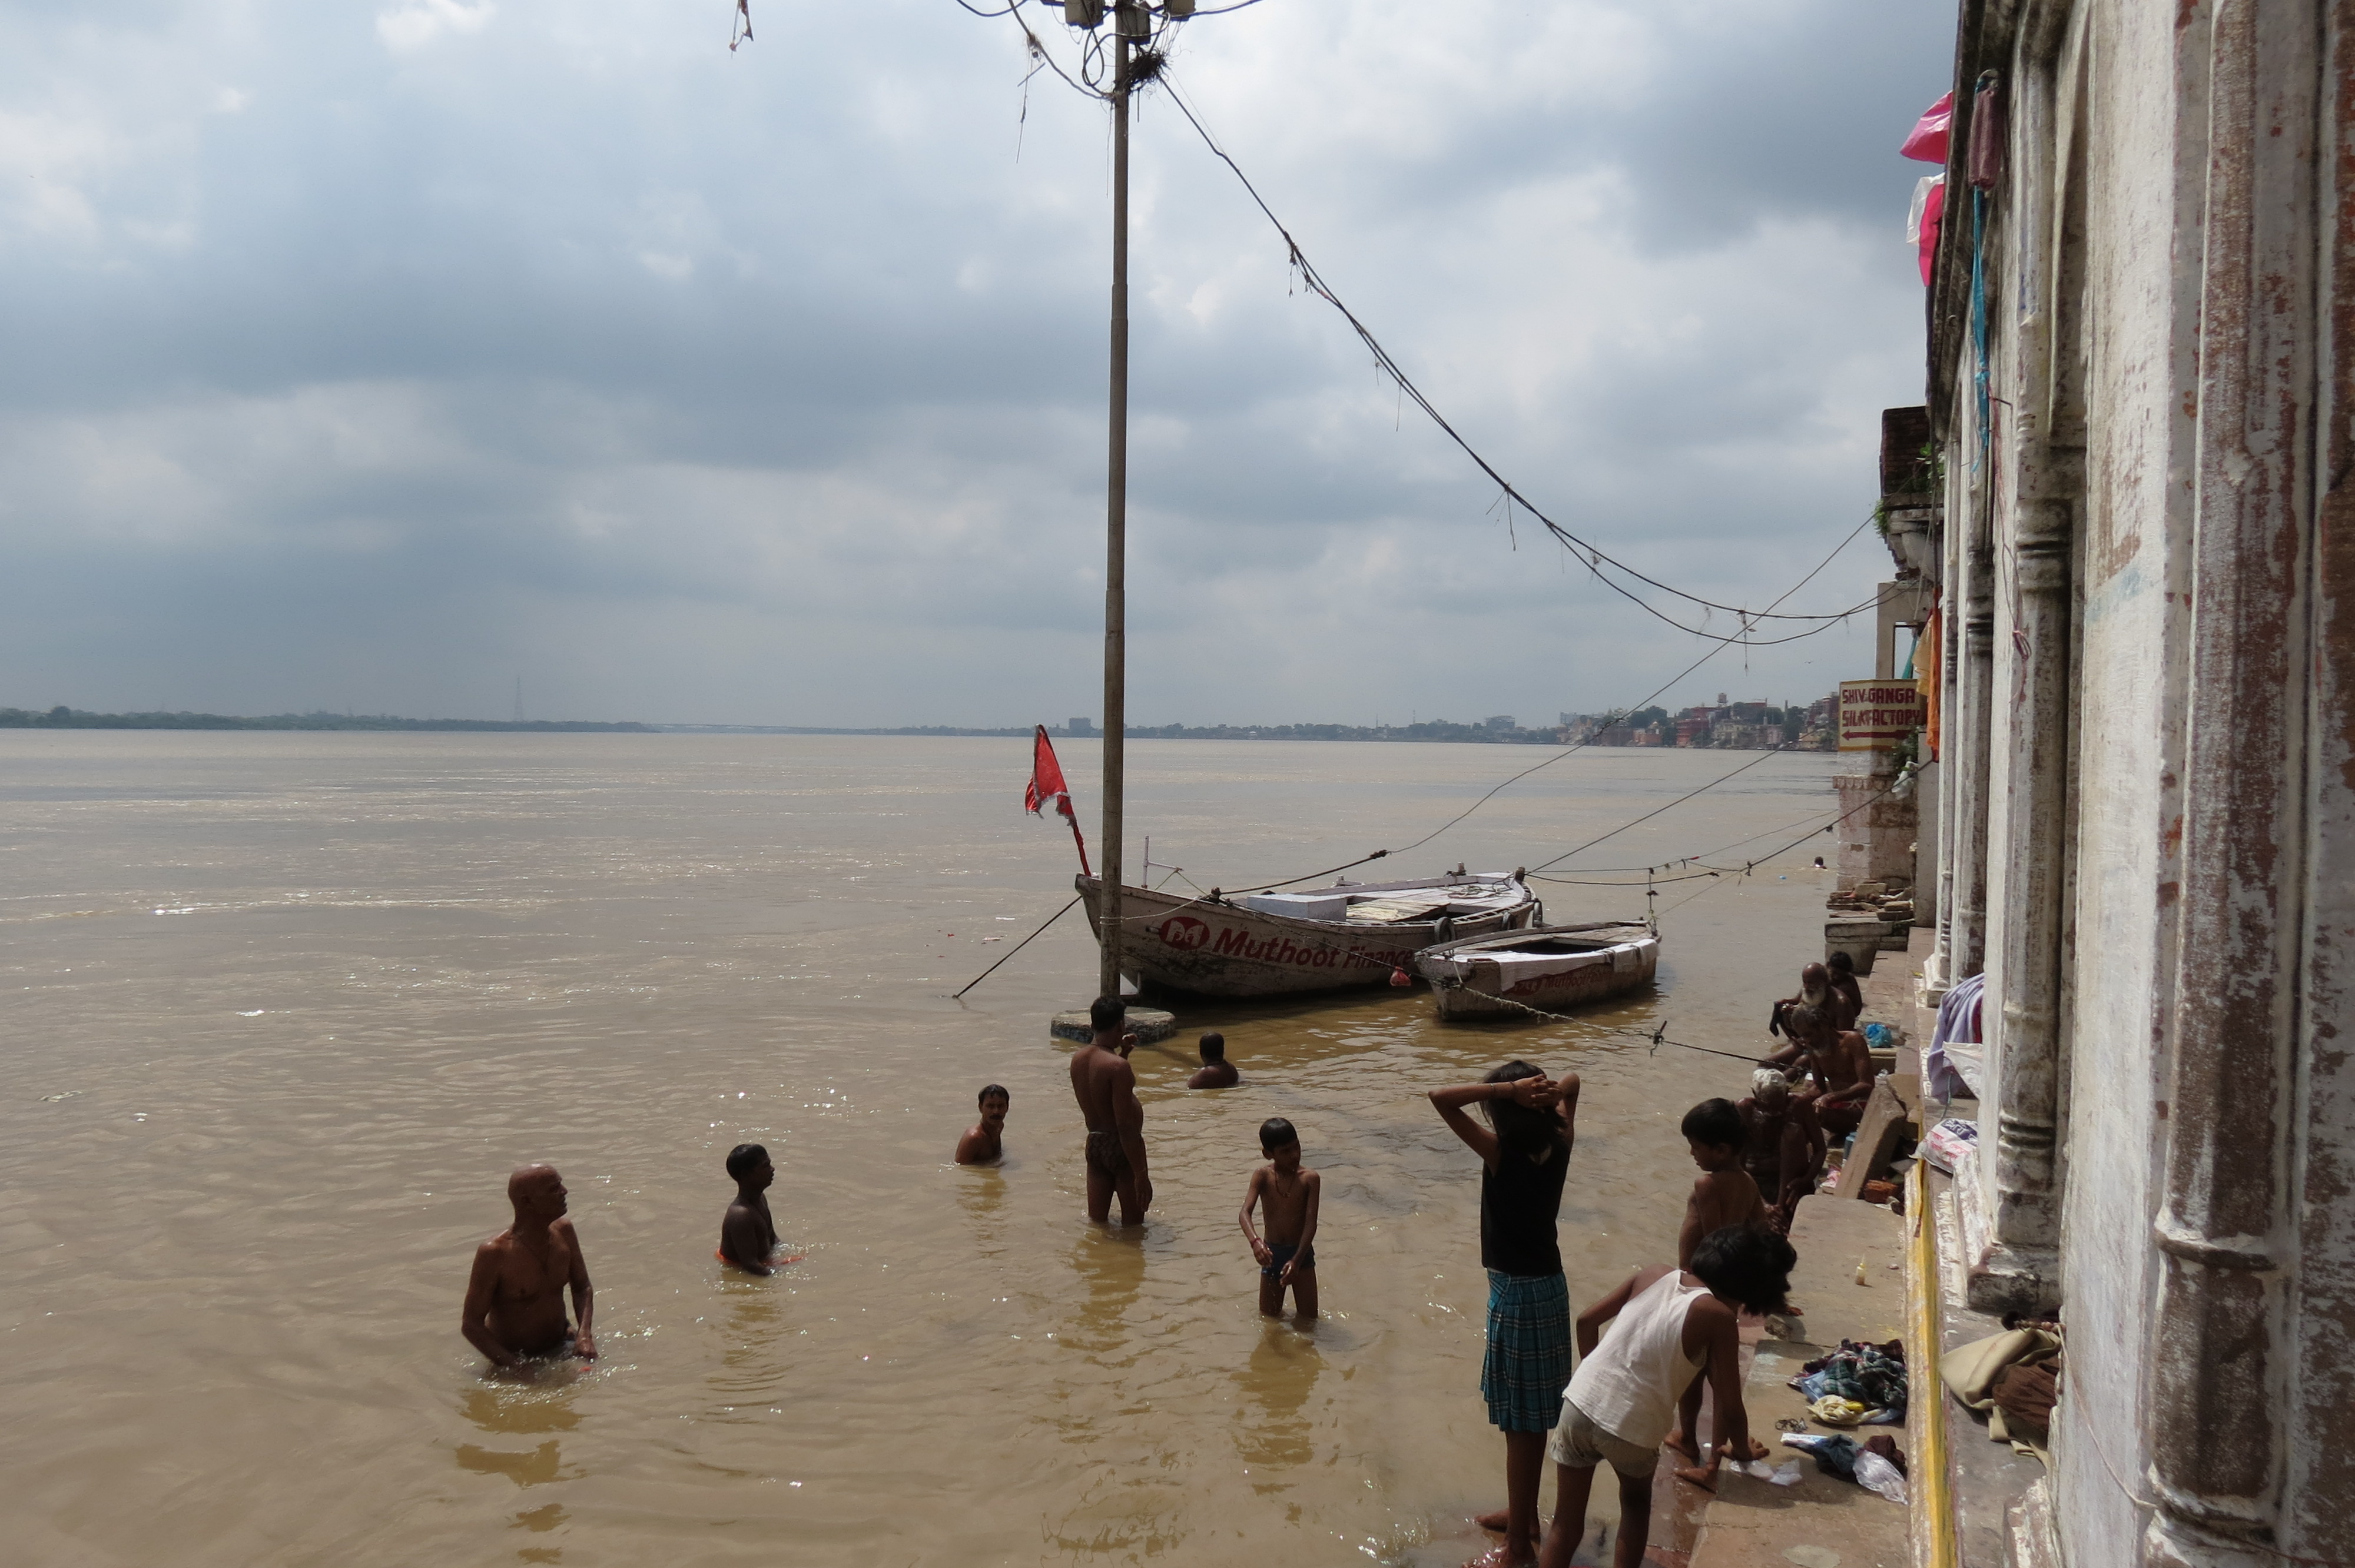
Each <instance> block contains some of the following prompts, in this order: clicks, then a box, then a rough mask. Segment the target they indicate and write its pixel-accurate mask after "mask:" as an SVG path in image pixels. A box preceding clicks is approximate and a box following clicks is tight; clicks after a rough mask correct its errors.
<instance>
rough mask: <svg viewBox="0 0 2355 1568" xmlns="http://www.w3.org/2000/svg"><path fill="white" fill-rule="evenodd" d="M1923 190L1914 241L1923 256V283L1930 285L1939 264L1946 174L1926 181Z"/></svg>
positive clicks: (1915, 224) (1915, 223)
mask: <svg viewBox="0 0 2355 1568" xmlns="http://www.w3.org/2000/svg"><path fill="white" fill-rule="evenodd" d="M1924 184H1925V185H1926V186H1927V187H1928V188H1927V189H1925V190H1923V192H1922V196H1921V201H1922V216H1921V217H1919V218H1917V219H1915V220H1914V225H1913V227H1914V230H1915V234H1914V243H1915V245H1917V246H1918V247H1919V248H1920V250H1921V256H1922V285H1923V287H1924V288H1927V287H1929V284H1930V274H1931V273H1932V272H1934V271H1935V270H1937V264H1938V219H1939V217H1941V216H1943V215H1944V214H1945V210H1946V176H1945V175H1934V176H1933V177H1932V178H1931V179H1929V180H1927V181H1925V182H1924Z"/></svg>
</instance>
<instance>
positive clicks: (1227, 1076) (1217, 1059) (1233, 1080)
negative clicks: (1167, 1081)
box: [1186, 1029, 1242, 1089]
mask: <svg viewBox="0 0 2355 1568" xmlns="http://www.w3.org/2000/svg"><path fill="white" fill-rule="evenodd" d="M1201 1052H1202V1068H1201V1071H1199V1072H1198V1073H1196V1074H1195V1075H1193V1076H1192V1077H1190V1078H1188V1079H1187V1080H1186V1086H1187V1087H1188V1088H1189V1089H1231V1088H1233V1087H1234V1086H1236V1085H1237V1084H1239V1083H1241V1082H1242V1075H1241V1073H1238V1072H1236V1071H1235V1065H1234V1064H1233V1063H1231V1062H1230V1061H1228V1060H1227V1037H1226V1036H1225V1035H1223V1034H1221V1033H1219V1032H1218V1031H1217V1030H1215V1029H1214V1030H1212V1031H1210V1033H1208V1034H1205V1035H1203V1036H1202V1043H1201Z"/></svg>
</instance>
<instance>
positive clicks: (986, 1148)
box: [956, 1084, 1014, 1165]
mask: <svg viewBox="0 0 2355 1568" xmlns="http://www.w3.org/2000/svg"><path fill="white" fill-rule="evenodd" d="M978 1099H979V1102H980V1106H981V1119H980V1120H979V1121H977V1122H975V1123H974V1124H973V1125H972V1126H971V1127H969V1128H965V1129H964V1137H963V1138H960V1139H957V1146H956V1162H957V1163H958V1164H960V1165H989V1164H995V1163H996V1160H997V1159H998V1157H999V1156H1000V1155H1002V1154H1004V1153H1005V1152H1006V1148H1005V1145H1004V1143H1003V1142H1002V1141H1001V1140H1002V1139H1004V1137H1005V1135H1006V1112H1007V1107H1010V1106H1012V1105H1013V1103H1014V1097H1013V1096H1012V1095H1009V1094H1007V1092H1006V1086H1005V1085H1003V1084H985V1085H983V1086H982V1090H981V1094H980V1095H979V1097H978Z"/></svg>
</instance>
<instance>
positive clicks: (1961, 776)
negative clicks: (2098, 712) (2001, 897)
mask: <svg viewBox="0 0 2355 1568" xmlns="http://www.w3.org/2000/svg"><path fill="white" fill-rule="evenodd" d="M1966 440H1967V442H1968V443H1969V445H1968V446H1966V448H1965V450H1962V451H1958V452H1955V454H1953V457H1952V458H1951V459H1950V460H1949V461H1957V460H1959V461H1963V462H1964V463H1966V464H1967V463H1968V462H1969V461H1970V458H1971V455H1972V449H1973V448H1975V447H1976V445H1977V440H1978V435H1977V431H1976V430H1973V431H1971V432H1970V433H1969V435H1968V436H1967V437H1966ZM1963 500H1964V517H1965V521H1964V523H1963V524H1962V529H1961V532H1962V535H1963V538H1962V541H1961V548H1960V549H1959V550H1958V551H1957V552H1956V553H1957V554H1958V555H1959V556H1960V557H1961V563H1960V564H1961V571H1960V573H1959V578H1960V587H1961V590H1962V591H1961V593H1960V595H1959V597H1960V599H1961V600H1962V611H1963V613H1962V636H1961V638H1960V640H1959V641H1960V644H1961V646H1960V650H1959V653H1958V659H1959V665H1958V668H1957V669H1956V671H1955V688H1956V689H1955V725H1954V730H1955V813H1954V816H1955V825H1954V833H1955V837H1954V853H1952V854H1951V855H1950V856H1949V857H1948V863H1949V864H1950V865H1951V866H1952V868H1953V876H1952V883H1951V885H1950V887H1949V889H1948V891H1949V894H1950V896H1949V897H1948V899H1947V901H1946V907H1947V908H1948V909H1950V910H1952V911H1953V916H1952V918H1951V920H1950V921H1949V923H1948V924H1949V930H1950V937H1949V944H1948V950H1949V953H1950V955H1951V961H1950V963H1949V965H1948V968H1947V970H1946V980H1947V983H1948V984H1950V985H1951V984H1952V983H1954V982H1955V980H1968V979H1969V978H1970V977H1971V976H1973V975H1975V974H1977V973H1978V972H1979V971H1980V970H1981V969H1985V968H1986V967H1987V751H1988V748H1989V747H1990V745H1991V744H1992V740H1991V730H1992V724H1993V716H1994V711H1995V710H1994V706H1993V702H1992V699H1993V696H1994V688H1995V541H1994V526H1993V519H1992V518H1991V517H1990V516H1989V512H1990V511H1991V509H1992V506H1993V500H1994V496H1993V476H1992V475H1989V474H1986V473H1980V474H1977V475H1976V476H1974V477H1973V478H1972V479H1970V480H1969V481H1968V482H1966V485H1965V486H1964V496H1963ZM1949 526H1952V524H1949Z"/></svg>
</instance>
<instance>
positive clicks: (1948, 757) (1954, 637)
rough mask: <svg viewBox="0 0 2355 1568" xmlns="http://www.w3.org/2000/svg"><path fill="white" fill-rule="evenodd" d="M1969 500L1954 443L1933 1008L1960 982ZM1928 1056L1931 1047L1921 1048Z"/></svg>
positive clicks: (1942, 627) (1926, 969)
mask: <svg viewBox="0 0 2355 1568" xmlns="http://www.w3.org/2000/svg"><path fill="white" fill-rule="evenodd" d="M1967 501H1968V496H1967V493H1966V492H1965V490H1964V487H1963V483H1962V478H1961V467H1960V465H1959V464H1958V463H1957V462H1956V461H1955V450H1954V443H1952V442H1951V441H1950V442H1948V443H1947V446H1946V497H1945V508H1944V510H1943V511H1942V513H1941V514H1940V518H1939V525H1938V535H1937V537H1938V553H1939V569H1938V587H1939V591H1940V594H1941V595H1942V598H1941V601H1940V602H1941V606H1942V608H1941V610H1940V613H1939V616H1938V647H1937V650H1936V658H1937V661H1938V665H1937V668H1938V680H1939V683H1940V686H1939V692H1938V711H1939V715H1940V720H1939V726H1940V729H1941V732H1942V733H1941V735H1940V736H1939V743H1938V780H1937V784H1938V819H1937V832H1938V846H1937V855H1938V860H1937V877H1938V898H1937V904H1936V906H1935V908H1936V911H1937V921H1938V938H1937V941H1936V943H1935V945H1934V946H1933V947H1932V948H1931V949H1930V958H1929V961H1928V962H1927V963H1925V964H1923V967H1922V979H1923V986H1922V993H1923V1002H1924V1003H1925V1004H1926V1005H1931V1006H1934V1005H1936V1003H1937V1001H1938V1000H1939V999H1940V998H1942V997H1944V996H1945V993H1946V991H1947V989H1948V988H1949V987H1951V986H1952V985H1953V984H1954V983H1955V980H1959V979H1960V978H1962V977H1961V971H1959V970H1957V969H1955V887H1956V886H1957V883H1956V881H1955V854H1956V853H1957V852H1956V848H1955V846H1956V844H1957V843H1958V842H1959V839H1958V837H1957V835H1956V833H1955V824H1956V823H1957V822H1959V821H1962V813H1963V799H1962V789H1963V783H1962V780H1963V761H1962V758H1963V711H1962V695H1961V690H1960V684H1959V679H1960V673H1961V671H1962V664H1963V658H1962V647H1963V622H1962V614H1963V600H1962V594H1961V588H1962V582H1963V567H1962V550H1961V544H1960V542H1961V538H1962V532H1963V531H1962V530H1961V529H1960V528H1958V527H1955V526H1953V525H1951V524H1949V523H1948V522H1947V519H1949V518H1961V517H1965V516H1967V515H1968V512H1969V508H1968V505H1967ZM1922 1047H1923V1049H1924V1050H1927V1049H1928V1047H1929V1042H1928V1041H1926V1040H1925V1041H1923V1042H1922Z"/></svg>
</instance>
